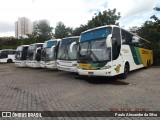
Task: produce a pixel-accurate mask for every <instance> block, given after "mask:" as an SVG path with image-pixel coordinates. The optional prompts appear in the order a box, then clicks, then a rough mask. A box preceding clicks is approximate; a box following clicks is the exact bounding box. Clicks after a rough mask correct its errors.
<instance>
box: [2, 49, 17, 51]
mask: <svg viewBox="0 0 160 120" xmlns="http://www.w3.org/2000/svg"><path fill="white" fill-rule="evenodd" d="M0 51H16V50H14V49H2V50H0Z"/></svg>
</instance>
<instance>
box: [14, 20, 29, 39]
mask: <svg viewBox="0 0 160 120" xmlns="http://www.w3.org/2000/svg"><path fill="white" fill-rule="evenodd" d="M31 33H32V23H31V20H30V19H28V18H26V17H21V18H18V21H16V22H15V38H19V37H25V36H26V34H31Z"/></svg>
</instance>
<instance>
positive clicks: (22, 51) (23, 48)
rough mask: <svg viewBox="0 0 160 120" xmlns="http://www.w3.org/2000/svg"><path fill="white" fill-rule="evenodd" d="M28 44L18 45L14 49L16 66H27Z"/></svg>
mask: <svg viewBox="0 0 160 120" xmlns="http://www.w3.org/2000/svg"><path fill="white" fill-rule="evenodd" d="M28 47H29V45H20V46H18V47H17V49H16V55H15V58H16V59H15V65H16V66H18V67H27V65H26V59H27V50H28Z"/></svg>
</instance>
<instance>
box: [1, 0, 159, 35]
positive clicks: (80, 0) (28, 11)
mask: <svg viewBox="0 0 160 120" xmlns="http://www.w3.org/2000/svg"><path fill="white" fill-rule="evenodd" d="M0 5H1V7H0V37H2V36H14V34H15V33H14V23H15V21H17V20H18V17H27V18H30V19H31V21H32V22H33V21H34V20H39V19H47V20H49V21H50V25H51V26H52V27H54V28H55V26H56V23H57V22H59V21H62V22H63V23H64V24H65V25H66V26H67V27H73V28H75V27H78V26H79V25H80V24H86V23H87V21H88V20H90V19H91V18H92V16H93V15H94V14H95V13H98V12H99V11H104V10H107V9H109V8H110V9H113V8H116V9H117V12H120V13H121V18H120V20H119V22H120V26H125V28H126V29H127V28H129V27H132V26H141V25H142V24H143V23H144V22H145V21H146V20H149V18H150V16H152V15H153V14H155V15H157V16H158V17H160V13H158V12H156V11H154V10H153V8H154V7H156V6H157V7H160V0H0Z"/></svg>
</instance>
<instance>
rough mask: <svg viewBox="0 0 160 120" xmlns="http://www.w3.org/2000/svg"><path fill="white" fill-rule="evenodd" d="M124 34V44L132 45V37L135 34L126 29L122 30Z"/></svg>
mask: <svg viewBox="0 0 160 120" xmlns="http://www.w3.org/2000/svg"><path fill="white" fill-rule="evenodd" d="M121 34H122V44H127V45H132V37H133V35H132V34H131V33H129V32H126V31H125V30H122V31H121Z"/></svg>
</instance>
